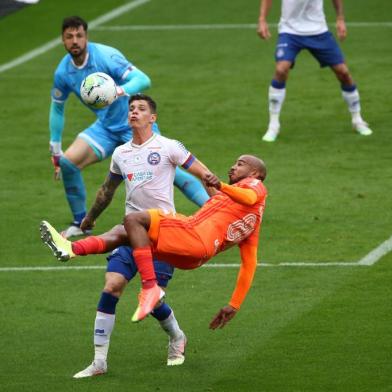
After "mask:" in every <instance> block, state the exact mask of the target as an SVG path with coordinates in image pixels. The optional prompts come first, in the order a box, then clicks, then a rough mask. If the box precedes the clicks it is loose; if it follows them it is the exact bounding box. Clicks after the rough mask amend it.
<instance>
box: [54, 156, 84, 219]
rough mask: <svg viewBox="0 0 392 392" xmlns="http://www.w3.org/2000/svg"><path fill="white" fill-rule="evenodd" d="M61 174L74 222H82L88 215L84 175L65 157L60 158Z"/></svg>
mask: <svg viewBox="0 0 392 392" xmlns="http://www.w3.org/2000/svg"><path fill="white" fill-rule="evenodd" d="M60 167H61V174H62V178H63V183H64V189H65V195H66V196H67V200H68V204H69V206H70V208H71V211H72V214H73V216H74V221H75V222H77V223H80V222H81V219H80V217H82V219H83V217H84V215H85V214H86V188H85V186H84V183H83V178H82V173H81V172H80V169H79V168H78V167H77V166H75V165H74V164H73V163H72V162H71V161H69V160H68V159H67V158H65V157H64V156H61V158H60Z"/></svg>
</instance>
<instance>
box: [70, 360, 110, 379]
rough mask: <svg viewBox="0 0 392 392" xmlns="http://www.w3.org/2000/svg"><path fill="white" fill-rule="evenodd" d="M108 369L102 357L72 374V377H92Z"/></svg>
mask: <svg viewBox="0 0 392 392" xmlns="http://www.w3.org/2000/svg"><path fill="white" fill-rule="evenodd" d="M107 371H108V365H107V363H106V361H104V360H103V359H96V360H94V361H93V363H92V364H91V365H90V366H87V367H86V369H84V370H82V371H80V372H79V373H76V374H74V376H73V378H85V377H94V376H100V375H102V374H105V373H106V372H107Z"/></svg>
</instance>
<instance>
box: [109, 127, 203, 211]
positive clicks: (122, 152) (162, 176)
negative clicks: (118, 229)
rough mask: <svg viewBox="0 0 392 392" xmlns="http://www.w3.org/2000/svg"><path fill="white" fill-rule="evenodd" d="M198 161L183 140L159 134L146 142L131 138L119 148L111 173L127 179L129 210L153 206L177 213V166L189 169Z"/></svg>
mask: <svg viewBox="0 0 392 392" xmlns="http://www.w3.org/2000/svg"><path fill="white" fill-rule="evenodd" d="M194 160H195V158H194V156H193V155H192V154H191V153H190V152H189V151H188V150H187V149H186V148H185V147H184V145H183V144H182V143H180V142H179V141H177V140H173V139H168V138H166V137H164V136H161V135H157V134H153V136H151V138H150V139H148V140H147V141H146V142H145V143H143V144H142V145H137V144H134V143H132V140H130V141H129V142H127V143H125V144H123V145H121V146H119V147H117V148H116V149H115V151H114V153H113V156H112V162H111V164H110V172H111V174H112V175H120V176H121V177H122V178H123V179H124V181H125V187H126V201H125V209H126V213H129V212H134V211H143V210H147V209H149V208H159V209H162V210H163V211H165V212H175V207H174V200H173V192H174V190H173V181H174V176H175V170H176V167H177V166H182V167H184V168H186V169H187V168H188V167H189V166H190V165H191V164H192V162H193V161H194Z"/></svg>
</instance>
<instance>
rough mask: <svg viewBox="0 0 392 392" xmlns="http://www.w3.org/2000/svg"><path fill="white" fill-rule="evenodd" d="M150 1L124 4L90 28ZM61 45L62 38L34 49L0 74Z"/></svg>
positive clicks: (0, 67) (13, 61)
mask: <svg viewBox="0 0 392 392" xmlns="http://www.w3.org/2000/svg"><path fill="white" fill-rule="evenodd" d="M149 1H151V0H134V1H131V2H130V3H127V4H124V5H123V6H121V7H118V8H115V9H113V10H112V11H110V12H108V13H106V14H104V15H102V16H99V17H98V18H96V19H94V20H92V21H91V22H89V27H90V28H91V29H94V28H96V27H98V26H99V25H101V24H103V23H106V22H109V21H110V20H112V19H114V18H117V17H118V16H121V15H123V14H124V13H126V12H128V11H131V10H133V9H135V8H137V7H139V6H141V5H143V4H145V3H148V2H149ZM60 44H61V38H56V39H53V40H51V41H49V42H47V43H46V44H44V45H42V46H39V47H38V48H36V49H33V50H31V51H30V52H27V53H25V54H24V55H22V56H20V57H17V58H16V59H14V60H11V61H10V62H8V63H5V64H2V65H0V73H2V72H4V71H7V70H9V69H12V68H15V67H17V66H18V65H21V64H23V63H26V62H27V61H29V60H31V59H33V58H35V57H37V56H39V55H41V54H43V53H46V52H48V51H49V50H51V49H53V48H54V47H56V46H58V45H60Z"/></svg>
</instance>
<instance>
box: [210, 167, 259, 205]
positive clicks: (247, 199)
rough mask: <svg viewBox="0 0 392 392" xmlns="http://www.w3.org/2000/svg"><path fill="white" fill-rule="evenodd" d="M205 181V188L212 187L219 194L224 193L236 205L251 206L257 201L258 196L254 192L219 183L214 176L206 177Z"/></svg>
mask: <svg viewBox="0 0 392 392" xmlns="http://www.w3.org/2000/svg"><path fill="white" fill-rule="evenodd" d="M205 181H206V184H207V186H211V187H214V188H216V189H218V190H220V191H221V192H223V193H226V195H228V196H229V197H230V198H231V199H232V200H234V201H235V202H236V203H240V204H243V205H246V206H253V205H254V204H255V203H256V202H257V201H258V200H259V196H258V195H257V193H256V191H255V190H253V189H250V188H240V187H238V186H233V185H229V184H226V183H224V182H222V181H220V180H219V178H218V177H217V176H215V175H214V174H210V175H207V176H206V177H205Z"/></svg>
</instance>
